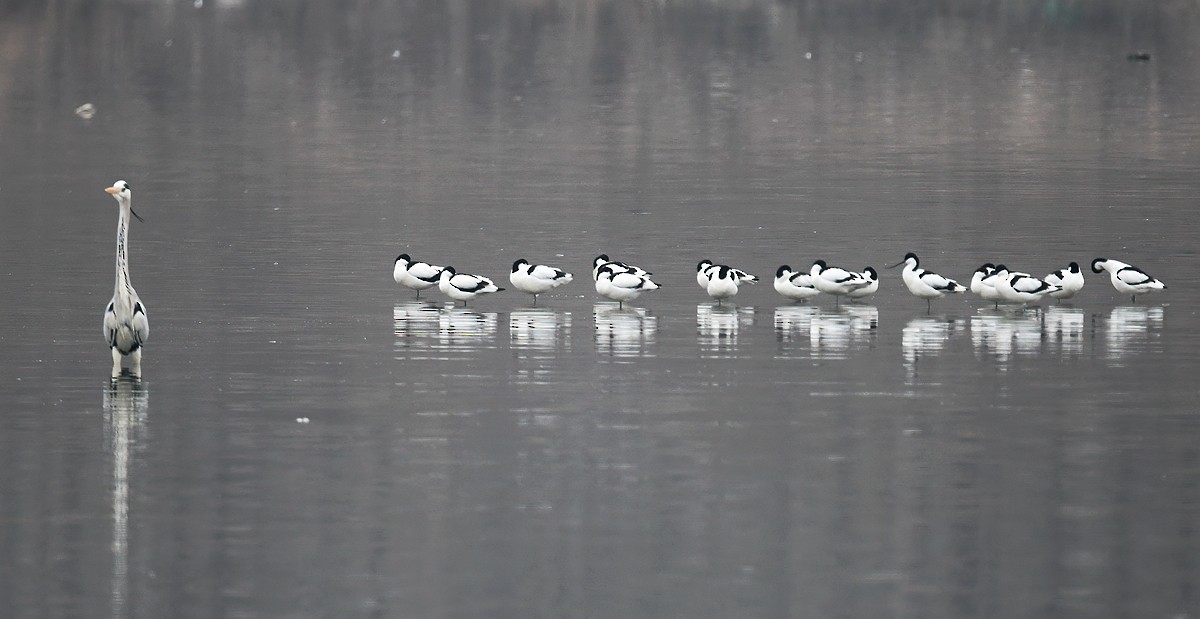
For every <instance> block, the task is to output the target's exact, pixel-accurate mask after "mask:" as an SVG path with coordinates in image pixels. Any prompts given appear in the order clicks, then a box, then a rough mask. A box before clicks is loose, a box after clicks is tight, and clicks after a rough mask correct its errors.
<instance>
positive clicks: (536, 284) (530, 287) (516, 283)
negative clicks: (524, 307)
mask: <svg viewBox="0 0 1200 619" xmlns="http://www.w3.org/2000/svg"><path fill="white" fill-rule="evenodd" d="M571 279H572V278H571V274H570V273H567V272H566V271H564V270H562V269H556V268H554V267H551V266H546V265H544V264H529V261H528V260H526V259H524V258H521V259H519V260H517V261H516V262H513V265H512V272H510V273H509V274H508V281H509V282H512V285H513V287H514V288H516V289H517V290H520V291H521V292H527V293H529V294H531V295H533V304H534V305H537V296H538V295H539V294H542V293H543V292H546V291H547V290H550V289H551V288H557V287H559V286H562V285H563V284H569V283H571Z"/></svg>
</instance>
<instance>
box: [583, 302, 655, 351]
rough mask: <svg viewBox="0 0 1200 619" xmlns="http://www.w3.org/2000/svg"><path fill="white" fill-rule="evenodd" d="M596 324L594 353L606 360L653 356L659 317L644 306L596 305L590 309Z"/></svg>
mask: <svg viewBox="0 0 1200 619" xmlns="http://www.w3.org/2000/svg"><path fill="white" fill-rule="evenodd" d="M592 317H593V319H594V320H595V325H596V352H598V353H599V354H601V355H604V356H609V357H653V356H655V338H656V333H657V331H658V318H656V317H655V316H653V315H652V314H651V313H650V311H649V310H648V309H646V308H644V307H625V308H619V307H618V306H617V304H616V303H597V304H596V305H595V306H594V307H593V308H592Z"/></svg>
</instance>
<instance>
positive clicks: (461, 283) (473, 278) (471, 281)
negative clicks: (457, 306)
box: [438, 267, 504, 307]
mask: <svg viewBox="0 0 1200 619" xmlns="http://www.w3.org/2000/svg"><path fill="white" fill-rule="evenodd" d="M438 289H439V290H441V291H442V294H444V295H446V296H448V297H450V298H451V299H455V300H458V301H462V302H463V306H464V307H465V306H466V305H467V301H470V300H471V299H474V298H475V297H477V296H479V295H481V294H488V293H490V292H500V291H501V290H504V289H503V288H500V287H498V286H496V284H495V283H493V282H492V280H490V279H488V278H486V277H484V276H482V275H471V274H470V273H459V272H457V271H455V270H454V267H446V268H444V269H442V273H441V275H440V276H439V278H438Z"/></svg>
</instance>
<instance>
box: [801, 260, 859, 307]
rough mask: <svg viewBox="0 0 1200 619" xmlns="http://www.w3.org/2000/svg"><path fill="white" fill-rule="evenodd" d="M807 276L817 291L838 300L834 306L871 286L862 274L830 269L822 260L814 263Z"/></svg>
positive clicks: (835, 268) (841, 269) (838, 268)
mask: <svg viewBox="0 0 1200 619" xmlns="http://www.w3.org/2000/svg"><path fill="white" fill-rule="evenodd" d="M808 274H809V275H811V276H812V283H813V285H814V286H816V287H817V290H820V291H821V292H824V293H825V294H831V295H833V296H834V299H836V300H838V301H835V304H836V303H838V302H839V301H840V298H841V297H843V296H847V295H849V294H850V293H851V292H853V291H855V290H858V289H859V288H866V287H867V286H870V285H871V282H870V280H868V279H867V278H865V277H863V274H862V273H856V272H854V271H848V270H846V269H843V268H841V267H831V266H829V265H827V264H825V261H824V260H817V261H816V262H814V263H813V265H812V268H811V269H810V270H809V272H808Z"/></svg>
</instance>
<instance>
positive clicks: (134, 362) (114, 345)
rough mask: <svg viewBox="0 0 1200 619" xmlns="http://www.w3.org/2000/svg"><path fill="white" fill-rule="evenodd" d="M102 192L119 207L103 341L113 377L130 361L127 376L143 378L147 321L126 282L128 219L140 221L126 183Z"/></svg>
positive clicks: (148, 328)
mask: <svg viewBox="0 0 1200 619" xmlns="http://www.w3.org/2000/svg"><path fill="white" fill-rule="evenodd" d="M104 191H105V192H107V193H109V194H110V195H112V197H114V198H116V200H117V204H118V205H119V207H120V213H119V215H118V216H117V278H116V283H115V284H114V286H113V297H112V300H111V301H109V302H108V306H107V307H106V308H105V309H104V329H103V332H104V339H105V341H107V342H108V346H109V348H110V349H111V351H112V361H113V367H112V377H113V378H117V377H119V376H120V375H121V361H122V360H123V359H125V358H126V357H128V358H129V361H130V367H129V373H130V374H131V375H132V376H135V377H137V378H141V376H142V346H143V345H144V344H145V343H146V340H147V339H148V338H149V337H150V321H149V320H148V319H147V318H146V306H145V305H144V304H142V299H141V297H139V296H138V293H137V291H135V290H134V289H133V284H132V283H130V280H129V256H128V248H129V216H130V215H133V216H134V217H137V219H138V221H141V220H142V218H141V217H138V215H137V213H134V212H133V207H132V206H131V205H132V200H133V194H132V192H131V188H130V186H129V183H127V182H125V181H123V180H120V181H117V182H115V183H113V186H112V187H108V188H106V189H105V190H104Z"/></svg>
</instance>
